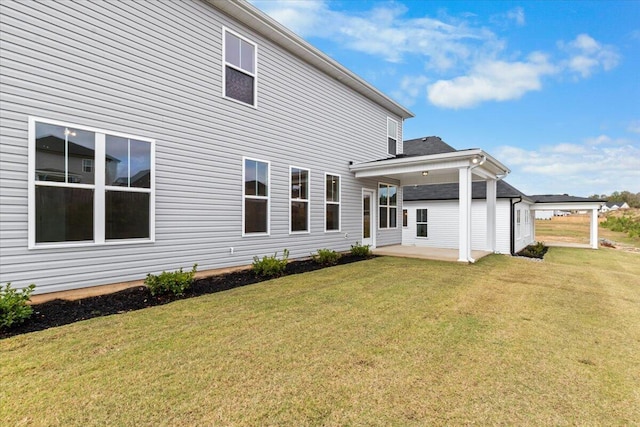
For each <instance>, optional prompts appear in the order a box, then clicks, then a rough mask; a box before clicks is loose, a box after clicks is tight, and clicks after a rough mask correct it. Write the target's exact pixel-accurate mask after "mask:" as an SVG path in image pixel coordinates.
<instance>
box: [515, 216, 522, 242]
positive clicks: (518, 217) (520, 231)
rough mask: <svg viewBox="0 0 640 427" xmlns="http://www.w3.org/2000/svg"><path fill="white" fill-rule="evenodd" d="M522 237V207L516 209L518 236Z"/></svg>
mask: <svg viewBox="0 0 640 427" xmlns="http://www.w3.org/2000/svg"><path fill="white" fill-rule="evenodd" d="M521 237H522V227H521V222H520V209H518V210H516V238H517V239H519V238H521Z"/></svg>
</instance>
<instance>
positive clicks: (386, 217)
mask: <svg viewBox="0 0 640 427" xmlns="http://www.w3.org/2000/svg"><path fill="white" fill-rule="evenodd" d="M378 207H379V210H380V215H379V218H380V219H379V226H380V228H396V226H397V221H398V186H396V185H392V184H378Z"/></svg>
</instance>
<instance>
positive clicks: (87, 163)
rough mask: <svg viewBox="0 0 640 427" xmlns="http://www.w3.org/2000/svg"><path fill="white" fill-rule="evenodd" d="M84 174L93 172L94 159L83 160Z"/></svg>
mask: <svg viewBox="0 0 640 427" xmlns="http://www.w3.org/2000/svg"><path fill="white" fill-rule="evenodd" d="M82 172H85V173H91V172H93V159H82Z"/></svg>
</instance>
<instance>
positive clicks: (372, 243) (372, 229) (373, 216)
mask: <svg viewBox="0 0 640 427" xmlns="http://www.w3.org/2000/svg"><path fill="white" fill-rule="evenodd" d="M365 193H369V194H370V196H371V206H370V207H369V209H370V214H369V215H370V217H369V227H370V236H371V237H370V238H369V239H366V240H365V238H364V204H363V201H364V195H365ZM376 200H377V196H376V190H373V189H371V188H363V189H362V195H361V197H360V230H361V232H362V244H363V245H369V246H370V247H371V249H373V248H375V247H376V230H377V227H376V225H377V220H378V216H377V215H376V213H377V212H378V205H377V204H376Z"/></svg>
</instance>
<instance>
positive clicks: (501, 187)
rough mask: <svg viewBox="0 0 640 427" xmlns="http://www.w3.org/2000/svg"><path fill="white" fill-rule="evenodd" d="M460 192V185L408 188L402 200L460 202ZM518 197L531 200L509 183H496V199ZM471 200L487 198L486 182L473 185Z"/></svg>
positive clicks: (403, 190)
mask: <svg viewBox="0 0 640 427" xmlns="http://www.w3.org/2000/svg"><path fill="white" fill-rule="evenodd" d="M459 191H460V190H459V185H458V183H450V184H429V185H418V186H406V187H403V188H402V199H403V200H404V201H407V202H410V201H416V200H458V198H459V197H460V196H459V194H460V192H459ZM516 197H522V198H523V199H527V200H529V198H528V197H527V196H526V195H525V194H524V193H522V192H521V191H520V190H518V189H517V188H515V187H513V186H512V185H510V184H509V183H507V182H505V181H498V182H497V183H496V198H498V199H513V198H516ZM471 198H472V199H486V198H487V186H486V184H485V183H484V182H474V183H472V185H471Z"/></svg>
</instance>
